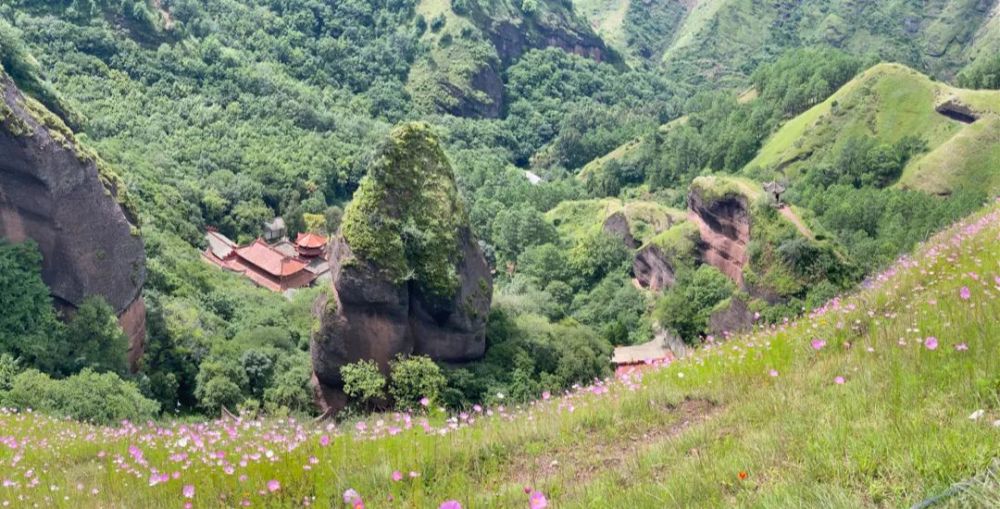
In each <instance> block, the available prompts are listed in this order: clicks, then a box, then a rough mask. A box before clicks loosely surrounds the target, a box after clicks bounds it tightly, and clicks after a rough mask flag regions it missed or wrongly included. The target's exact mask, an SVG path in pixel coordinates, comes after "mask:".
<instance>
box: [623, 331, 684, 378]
mask: <svg viewBox="0 0 1000 509" xmlns="http://www.w3.org/2000/svg"><path fill="white" fill-rule="evenodd" d="M673 360H674V352H673V351H672V350H671V349H670V347H669V346H668V345H667V343H666V341H664V340H663V339H662V338H656V339H654V340H652V341H650V342H648V343H643V344H641V345H633V346H619V347H618V348H615V352H614V355H613V356H612V357H611V364H613V365H614V366H615V374H617V375H621V374H624V373H627V372H629V371H634V370H638V369H644V368H645V367H648V366H656V365H662V364H668V363H670V362H673Z"/></svg>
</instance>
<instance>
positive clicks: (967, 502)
mask: <svg viewBox="0 0 1000 509" xmlns="http://www.w3.org/2000/svg"><path fill="white" fill-rule="evenodd" d="M998 297H1000V203H995V204H993V205H991V206H990V207H988V208H987V209H986V210H984V211H983V212H981V213H979V214H977V215H975V216H973V217H971V218H969V219H967V220H966V221H964V222H963V223H962V224H959V225H956V226H955V227H953V228H951V229H949V230H948V231H945V232H943V233H942V234H940V235H938V236H937V237H936V238H934V239H932V240H931V241H929V242H928V243H927V244H926V245H923V246H921V247H920V248H919V249H918V252H917V253H915V254H914V255H913V256H912V257H908V258H905V259H902V260H901V261H900V262H898V263H897V264H895V265H894V266H892V267H891V268H889V269H888V270H886V271H885V272H883V273H882V274H880V275H878V276H877V277H874V278H872V279H871V280H870V281H869V282H868V283H867V284H866V285H865V286H864V288H862V289H860V290H859V291H858V292H856V293H855V294H853V295H850V296H846V297H844V298H841V299H837V300H834V301H832V302H830V303H829V304H828V305H827V306H825V307H824V308H822V309H820V310H817V311H815V312H813V313H812V314H811V315H810V316H808V317H805V318H802V319H801V320H799V321H797V322H790V323H786V324H784V325H782V326H780V327H771V328H761V329H759V330H757V331H755V332H754V333H753V334H751V335H748V336H745V337H740V338H735V339H733V340H731V341H728V342H724V343H715V342H710V343H709V345H708V346H707V347H706V348H704V349H702V350H700V351H699V352H698V353H696V354H695V355H694V356H692V357H690V358H688V359H684V360H681V361H678V362H676V363H674V364H673V365H670V366H666V367H663V368H661V369H650V370H647V371H644V372H643V373H641V374H640V373H636V374H633V375H631V376H626V377H624V378H622V379H619V380H617V381H605V382H596V383H595V385H593V386H591V387H585V388H580V389H578V390H577V391H575V392H572V393H570V394H567V395H563V396H559V397H552V398H549V397H547V395H545V396H543V399H542V400H540V401H539V402H538V403H536V404H533V405H531V406H529V407H527V408H518V409H510V408H502V407H500V408H493V409H489V410H483V409H478V408H475V409H470V410H469V412H468V413H467V414H462V415H459V416H455V417H452V418H447V417H446V416H444V415H440V414H438V413H437V411H436V410H434V408H433V405H431V407H430V415H426V414H425V413H415V414H413V415H400V414H396V415H385V416H378V417H373V418H371V419H369V420H368V421H361V422H357V423H352V424H350V425H342V426H341V427H335V426H333V425H327V424H319V425H317V424H310V423H299V422H296V421H294V420H290V419H289V420H265V421H251V420H246V421H241V422H235V421H217V422H212V423H203V424H186V423H173V424H165V425H160V424H154V423H149V424H146V423H125V424H123V425H122V426H121V427H118V428H98V427H92V426H89V425H85V424H79V423H74V422H69V421H63V420H58V419H52V418H48V417H42V416H38V415H34V414H32V413H29V412H25V411H21V412H12V411H3V412H0V444H2V445H3V446H2V447H0V478H2V479H0V481H2V484H0V503H4V505H6V504H5V502H9V503H10V504H11V506H16V507H32V506H37V507H73V508H82V507H148V508H158V507H183V506H184V504H185V503H186V502H190V503H191V504H192V505H193V506H194V507H232V506H240V505H249V506H252V507H298V506H304V505H312V506H317V507H341V498H342V493H343V492H344V491H345V490H348V489H354V490H357V491H358V492H359V493H360V494H361V496H362V497H364V499H365V502H366V504H367V507H438V505H439V504H440V503H441V502H443V501H445V500H449V499H456V500H459V501H461V503H462V504H463V507H466V508H492V507H498V508H499V507H525V506H527V504H528V495H526V494H525V492H524V488H525V487H526V486H530V487H532V488H533V489H535V490H539V491H540V492H542V493H545V494H546V496H547V497H548V499H549V501H550V503H551V505H552V506H553V507H560V508H587V507H650V508H653V507H656V508H661V507H732V506H737V507H844V508H857V507H899V506H908V505H910V504H913V503H915V502H918V501H920V500H923V499H925V498H928V497H931V496H934V495H936V494H939V493H941V492H944V491H945V490H947V489H948V488H949V486H951V485H952V484H953V483H956V482H959V481H962V480H965V479H971V478H976V481H975V482H974V483H973V486H974V487H973V488H971V489H968V490H964V491H962V492H961V493H959V494H958V495H957V496H956V497H953V498H951V499H949V500H948V503H950V504H952V505H953V506H955V507H962V506H969V507H990V506H996V504H998V503H1000V485H998V484H997V483H996V472H994V473H993V474H992V475H993V477H992V478H991V477H989V476H988V475H986V474H985V472H987V471H988V470H989V468H990V465H991V462H994V461H995V460H996V459H997V457H998V456H1000V422H997V421H1000V321H998V320H997V319H996V317H997V316H1000V298H998ZM970 417H972V418H970ZM395 471H398V472H399V473H400V474H401V475H400V476H399V477H400V480H398V481H394V480H393V477H394V476H393V474H394V472H395ZM411 472H412V474H411ZM991 479H992V480H991ZM991 504H992V505H991Z"/></svg>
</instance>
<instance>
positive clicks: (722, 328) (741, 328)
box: [708, 296, 753, 337]
mask: <svg viewBox="0 0 1000 509" xmlns="http://www.w3.org/2000/svg"><path fill="white" fill-rule="evenodd" d="M751 327H753V312H752V311H750V308H749V307H747V303H746V302H744V301H743V299H742V298H740V297H739V296H734V297H733V298H731V299H730V300H729V303H728V305H726V306H724V307H722V308H720V309H717V310H715V311H714V312H712V314H711V316H709V318H708V333H709V334H712V335H714V336H719V337H722V336H723V335H725V334H738V333H740V332H746V331H748V330H750V328H751Z"/></svg>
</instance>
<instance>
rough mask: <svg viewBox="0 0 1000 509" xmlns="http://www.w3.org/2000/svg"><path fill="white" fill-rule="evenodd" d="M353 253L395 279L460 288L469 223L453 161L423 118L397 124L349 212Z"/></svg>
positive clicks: (448, 291) (346, 224)
mask: <svg viewBox="0 0 1000 509" xmlns="http://www.w3.org/2000/svg"><path fill="white" fill-rule="evenodd" d="M341 228H342V232H343V235H344V238H345V239H346V240H347V243H348V245H350V246H351V250H352V252H353V254H354V256H355V257H357V258H358V259H359V260H361V261H362V262H370V263H372V264H373V265H374V266H375V268H376V269H378V270H381V271H384V272H385V273H386V274H388V276H389V277H390V278H392V279H393V280H394V281H395V282H397V283H400V282H403V281H406V280H409V279H412V280H413V281H415V282H416V283H417V285H419V286H420V287H421V288H423V289H424V290H427V291H428V292H429V293H430V294H433V295H435V296H438V297H447V296H449V295H452V294H454V292H455V290H456V289H457V287H458V284H459V281H458V276H457V274H456V273H455V264H456V263H458V259H459V256H460V254H461V253H460V252H459V247H460V246H459V236H460V235H461V234H462V232H463V230H465V229H466V228H468V217H467V215H466V212H465V208H464V205H463V204H462V203H461V201H459V198H458V189H457V188H456V186H455V175H454V172H453V171H452V169H451V163H449V162H448V158H447V157H446V156H445V155H444V151H443V150H442V149H441V146H440V144H439V142H438V140H437V137H436V136H435V135H434V134H433V133H432V132H431V129H430V126H429V125H427V124H421V123H411V124H405V125H402V126H400V127H397V128H395V129H393V130H392V132H391V133H390V134H389V138H388V139H387V140H386V141H385V143H384V144H383V146H382V147H381V148H380V149H379V150H378V151H377V153H376V154H375V156H374V157H373V159H372V162H371V164H370V166H369V170H368V176H367V177H365V178H364V179H363V180H362V181H361V185H360V186H359V187H358V190H357V191H356V192H355V194H354V199H353V200H352V201H351V203H350V205H348V206H347V209H346V210H345V211H344V220H343V223H342V227H341Z"/></svg>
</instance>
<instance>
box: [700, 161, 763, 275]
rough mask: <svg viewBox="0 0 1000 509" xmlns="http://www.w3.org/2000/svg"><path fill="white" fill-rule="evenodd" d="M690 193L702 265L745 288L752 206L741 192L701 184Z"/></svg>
mask: <svg viewBox="0 0 1000 509" xmlns="http://www.w3.org/2000/svg"><path fill="white" fill-rule="evenodd" d="M699 180H700V179H698V180H695V183H694V184H693V185H692V186H691V191H690V192H689V193H688V220H689V221H690V222H692V223H694V224H696V225H697V226H698V231H699V235H700V237H701V240H700V241H699V243H698V251H699V253H700V258H701V261H702V263H707V264H709V265H711V266H713V267H715V268H717V269H719V271H721V272H722V273H723V274H725V275H726V276H729V278H730V279H732V280H733V281H735V282H736V284H737V285H739V286H743V268H744V267H746V265H747V262H748V257H747V246H748V245H749V244H750V203H749V200H748V198H747V196H746V195H745V194H743V193H741V192H739V191H736V190H733V189H729V188H723V189H721V190H720V189H712V188H710V187H708V186H705V185H699Z"/></svg>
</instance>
